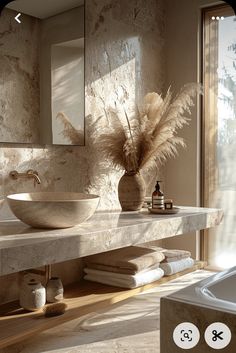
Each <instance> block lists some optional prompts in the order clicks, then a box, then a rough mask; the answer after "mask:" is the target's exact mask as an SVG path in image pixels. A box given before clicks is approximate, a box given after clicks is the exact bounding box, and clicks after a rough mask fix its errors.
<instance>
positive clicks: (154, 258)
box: [85, 246, 164, 274]
mask: <svg viewBox="0 0 236 353" xmlns="http://www.w3.org/2000/svg"><path fill="white" fill-rule="evenodd" d="M162 260H164V255H163V254H162V253H161V252H160V251H156V250H153V249H148V248H144V247H139V246H129V247H127V248H122V249H117V250H112V251H108V252H105V253H100V254H96V255H92V256H89V257H87V258H86V259H85V262H86V265H87V267H91V266H92V264H93V265H94V264H96V265H102V266H109V269H110V271H111V272H118V273H124V274H135V273H137V272H140V271H142V270H144V269H147V268H149V267H151V266H153V265H156V264H159V263H160V262H161V261H162Z"/></svg>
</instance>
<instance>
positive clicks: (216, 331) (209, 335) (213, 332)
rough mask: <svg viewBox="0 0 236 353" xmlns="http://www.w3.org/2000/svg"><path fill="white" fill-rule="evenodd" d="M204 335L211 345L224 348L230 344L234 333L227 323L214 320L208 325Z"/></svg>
mask: <svg viewBox="0 0 236 353" xmlns="http://www.w3.org/2000/svg"><path fill="white" fill-rule="evenodd" d="M204 337H205V341H206V343H207V344H208V346H209V347H211V348H214V349H222V348H225V347H227V346H228V345H229V343H230V341H231V337H232V335H231V331H230V329H229V328H228V326H227V325H225V324H223V323H222V322H214V323H213V324H211V325H209V326H208V327H207V329H206V331H205V335H204Z"/></svg>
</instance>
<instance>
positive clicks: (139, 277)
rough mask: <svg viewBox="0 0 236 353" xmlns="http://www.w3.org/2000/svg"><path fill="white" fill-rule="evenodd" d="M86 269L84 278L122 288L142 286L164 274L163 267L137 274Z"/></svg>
mask: <svg viewBox="0 0 236 353" xmlns="http://www.w3.org/2000/svg"><path fill="white" fill-rule="evenodd" d="M84 271H85V273H86V275H85V277H84V279H86V280H88V281H93V282H98V283H103V284H108V285H110V286H115V287H122V288H136V287H140V286H143V285H145V284H148V283H152V282H155V281H157V280H159V279H160V278H161V277H163V275H164V271H163V270H162V269H161V268H157V269H155V270H151V271H142V272H139V273H137V274H136V275H125V274H122V273H114V272H106V271H99V270H93V269H89V268H85V269H84Z"/></svg>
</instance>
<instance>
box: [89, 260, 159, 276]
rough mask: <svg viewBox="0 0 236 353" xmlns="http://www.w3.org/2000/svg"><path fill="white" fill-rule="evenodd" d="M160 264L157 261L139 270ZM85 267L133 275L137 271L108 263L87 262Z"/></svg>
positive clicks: (148, 269)
mask: <svg viewBox="0 0 236 353" xmlns="http://www.w3.org/2000/svg"><path fill="white" fill-rule="evenodd" d="M159 266H160V264H159V263H156V264H155V265H153V266H150V267H148V268H145V269H144V270H142V271H139V273H140V272H146V271H151V270H155V269H157V268H158V267H159ZM87 268H90V269H93V270H99V271H106V272H113V273H121V274H124V275H135V274H136V273H137V272H134V271H133V270H130V269H127V268H121V267H114V266H108V265H100V264H93V263H90V262H89V263H87Z"/></svg>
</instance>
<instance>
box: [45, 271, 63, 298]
mask: <svg viewBox="0 0 236 353" xmlns="http://www.w3.org/2000/svg"><path fill="white" fill-rule="evenodd" d="M46 293H47V302H48V303H56V302H59V301H61V300H63V294H64V289H63V285H62V282H61V280H60V278H59V277H52V278H51V279H50V280H49V281H48V283H47V286H46Z"/></svg>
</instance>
